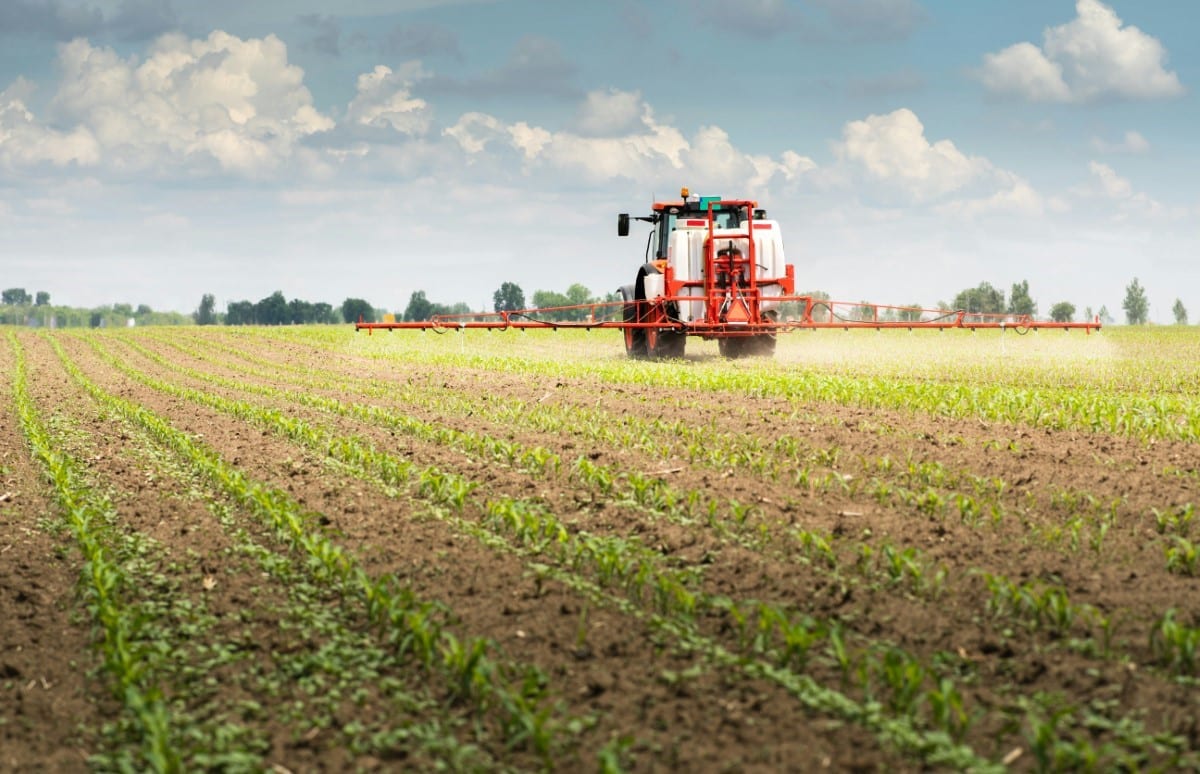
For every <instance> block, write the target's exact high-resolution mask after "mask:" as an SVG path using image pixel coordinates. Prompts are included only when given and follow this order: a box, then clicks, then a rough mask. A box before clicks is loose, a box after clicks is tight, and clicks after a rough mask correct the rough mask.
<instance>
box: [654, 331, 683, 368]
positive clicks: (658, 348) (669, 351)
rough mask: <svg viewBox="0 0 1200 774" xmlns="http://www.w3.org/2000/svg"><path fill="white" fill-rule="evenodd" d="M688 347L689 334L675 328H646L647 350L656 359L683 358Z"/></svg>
mask: <svg viewBox="0 0 1200 774" xmlns="http://www.w3.org/2000/svg"><path fill="white" fill-rule="evenodd" d="M686 348H687V334H686V333H683V332H682V331H677V330H675V329H673V328H648V329H646V351H647V354H648V355H649V356H650V357H651V358H654V359H656V360H662V359H667V358H682V357H683V353H684V350H685V349H686Z"/></svg>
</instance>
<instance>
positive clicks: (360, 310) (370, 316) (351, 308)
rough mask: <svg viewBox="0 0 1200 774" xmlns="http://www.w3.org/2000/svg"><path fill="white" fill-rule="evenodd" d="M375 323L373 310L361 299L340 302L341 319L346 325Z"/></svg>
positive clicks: (348, 299)
mask: <svg viewBox="0 0 1200 774" xmlns="http://www.w3.org/2000/svg"><path fill="white" fill-rule="evenodd" d="M359 318H362V321H363V322H375V309H374V308H373V307H372V306H371V305H370V304H368V303H367V302H366V301H364V300H363V299H361V298H347V299H346V300H345V301H343V302H342V319H343V320H345V321H346V322H348V323H352V322H358V320H359Z"/></svg>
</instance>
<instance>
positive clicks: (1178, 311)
mask: <svg viewBox="0 0 1200 774" xmlns="http://www.w3.org/2000/svg"><path fill="white" fill-rule="evenodd" d="M1171 314H1173V315H1175V324H1176V325H1187V320H1188V314H1187V307H1186V306H1184V305H1183V301H1182V300H1180V299H1178V298H1177V299H1175V305H1174V306H1172V307H1171Z"/></svg>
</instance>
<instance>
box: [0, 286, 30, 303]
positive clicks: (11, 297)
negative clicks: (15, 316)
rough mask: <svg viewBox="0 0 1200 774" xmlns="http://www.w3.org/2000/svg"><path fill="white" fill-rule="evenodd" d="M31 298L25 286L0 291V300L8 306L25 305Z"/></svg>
mask: <svg viewBox="0 0 1200 774" xmlns="http://www.w3.org/2000/svg"><path fill="white" fill-rule="evenodd" d="M32 300H33V299H31V298H30V297H29V294H28V293H26V292H25V288H9V289H8V290H5V291H3V292H0V301H3V302H4V303H5V304H8V305H10V306H25V305H27V304H28V303H29V302H30V301H32Z"/></svg>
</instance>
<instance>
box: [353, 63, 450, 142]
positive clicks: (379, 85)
mask: <svg viewBox="0 0 1200 774" xmlns="http://www.w3.org/2000/svg"><path fill="white" fill-rule="evenodd" d="M420 75H421V71H420V67H419V65H409V66H407V67H405V68H402V69H401V71H400V72H393V71H392V69H391V68H390V67H386V66H384V65H378V66H376V68H375V69H374V70H373V71H372V72H369V73H364V74H362V75H360V76H358V94H357V95H356V96H355V97H354V100H353V101H351V103H350V105H349V106H348V107H347V109H346V118H347V120H349V121H351V122H353V123H355V124H359V125H362V126H371V127H376V128H389V129H392V130H395V131H397V132H400V133H402V134H407V135H421V134H425V132H427V131H428V130H429V125H430V123H431V122H432V120H433V112H432V110H431V109H430V107H429V105H428V103H426V102H425V100H423V99H418V98H416V97H413V96H412V95H411V89H412V84H413V80H414V79H415V78H417V77H420Z"/></svg>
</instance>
